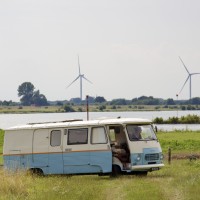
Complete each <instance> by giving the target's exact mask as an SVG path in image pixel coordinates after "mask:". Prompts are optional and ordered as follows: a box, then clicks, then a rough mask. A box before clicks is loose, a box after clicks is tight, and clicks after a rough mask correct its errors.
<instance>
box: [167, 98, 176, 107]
mask: <svg viewBox="0 0 200 200" xmlns="http://www.w3.org/2000/svg"><path fill="white" fill-rule="evenodd" d="M166 104H167V105H175V102H174V100H173V99H170V98H169V99H167V102H166Z"/></svg>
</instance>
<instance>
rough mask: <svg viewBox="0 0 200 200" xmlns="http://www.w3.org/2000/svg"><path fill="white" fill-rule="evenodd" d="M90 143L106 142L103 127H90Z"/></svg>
mask: <svg viewBox="0 0 200 200" xmlns="http://www.w3.org/2000/svg"><path fill="white" fill-rule="evenodd" d="M91 143H92V144H106V143H107V137H106V133H105V128H104V127H94V128H92V138H91Z"/></svg>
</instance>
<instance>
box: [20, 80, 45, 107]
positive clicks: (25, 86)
mask: <svg viewBox="0 0 200 200" xmlns="http://www.w3.org/2000/svg"><path fill="white" fill-rule="evenodd" d="M34 89H35V87H34V85H33V84H32V83H30V82H24V83H22V84H21V85H20V86H19V87H18V96H19V97H21V99H20V101H21V103H22V105H24V106H30V105H31V104H34V105H36V106H46V105H48V102H47V99H46V97H45V96H44V95H43V94H40V91H39V90H37V91H34Z"/></svg>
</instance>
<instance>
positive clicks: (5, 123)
mask: <svg viewBox="0 0 200 200" xmlns="http://www.w3.org/2000/svg"><path fill="white" fill-rule="evenodd" d="M188 114H191V115H193V114H195V115H200V111H178V112H177V111H141V112H90V113H89V119H99V118H105V117H106V118H117V117H133V118H146V119H150V120H153V119H155V118H156V117H162V118H163V119H168V118H169V117H177V116H178V117H181V116H186V115H188ZM67 119H83V120H86V119H87V113H85V112H73V113H36V114H0V128H1V129H6V128H9V127H11V126H17V125H23V124H27V123H34V122H49V121H64V120H67ZM158 128H159V129H162V130H168V131H170V130H173V129H178V130H185V129H188V130H200V125H158Z"/></svg>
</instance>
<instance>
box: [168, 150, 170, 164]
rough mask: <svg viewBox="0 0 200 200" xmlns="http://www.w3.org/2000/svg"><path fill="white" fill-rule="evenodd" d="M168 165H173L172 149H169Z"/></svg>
mask: <svg viewBox="0 0 200 200" xmlns="http://www.w3.org/2000/svg"><path fill="white" fill-rule="evenodd" d="M168 164H169V165H170V164H171V148H170V147H169V148H168Z"/></svg>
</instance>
